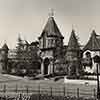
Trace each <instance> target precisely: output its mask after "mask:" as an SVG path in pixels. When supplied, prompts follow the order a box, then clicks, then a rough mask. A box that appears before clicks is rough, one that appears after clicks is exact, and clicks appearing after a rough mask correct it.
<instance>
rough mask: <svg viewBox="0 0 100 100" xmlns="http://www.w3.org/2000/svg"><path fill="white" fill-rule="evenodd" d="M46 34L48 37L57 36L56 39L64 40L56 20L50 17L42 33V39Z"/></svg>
mask: <svg viewBox="0 0 100 100" xmlns="http://www.w3.org/2000/svg"><path fill="white" fill-rule="evenodd" d="M45 33H46V35H47V36H56V37H61V38H64V37H63V36H62V34H61V32H60V30H59V28H58V26H57V24H56V22H55V20H54V17H53V16H52V17H49V18H48V21H47V23H46V25H45V27H44V29H43V31H42V34H41V36H40V38H41V37H42V36H43V35H44V34H45Z"/></svg>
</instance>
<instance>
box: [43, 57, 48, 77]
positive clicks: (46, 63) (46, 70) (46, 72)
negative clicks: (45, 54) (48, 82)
mask: <svg viewBox="0 0 100 100" xmlns="http://www.w3.org/2000/svg"><path fill="white" fill-rule="evenodd" d="M43 64H44V75H46V74H48V66H49V64H50V61H49V58H45V59H44V62H43Z"/></svg>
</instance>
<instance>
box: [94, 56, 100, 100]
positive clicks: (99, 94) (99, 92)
mask: <svg viewBox="0 0 100 100" xmlns="http://www.w3.org/2000/svg"><path fill="white" fill-rule="evenodd" d="M93 59H94V63H96V68H97V99H98V100H100V87H99V71H98V70H99V63H100V56H97V55H96V56H95V57H94V58H93Z"/></svg>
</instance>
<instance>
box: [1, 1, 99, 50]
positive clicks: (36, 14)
mask: <svg viewBox="0 0 100 100" xmlns="http://www.w3.org/2000/svg"><path fill="white" fill-rule="evenodd" d="M50 8H52V9H54V17H55V21H56V23H57V25H58V27H59V28H60V31H61V33H62V34H63V36H64V37H65V39H64V43H65V44H67V42H68V39H69V36H70V33H71V30H72V25H73V27H74V29H75V30H76V35H78V37H79V38H80V39H79V41H80V43H81V44H82V45H83V44H86V42H87V40H88V39H89V36H90V34H91V31H92V29H95V30H96V32H97V33H100V0H0V45H3V43H4V41H5V40H6V42H7V44H8V45H9V47H10V48H13V47H15V44H16V40H17V37H18V34H19V33H21V37H22V38H23V39H27V40H28V41H35V40H37V37H39V36H40V34H41V32H42V29H43V28H44V25H45V24H46V22H47V19H48V13H49V11H50Z"/></svg>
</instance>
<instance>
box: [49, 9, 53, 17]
mask: <svg viewBox="0 0 100 100" xmlns="http://www.w3.org/2000/svg"><path fill="white" fill-rule="evenodd" d="M53 16H54V9H52V8H51V9H50V12H49V17H53Z"/></svg>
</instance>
